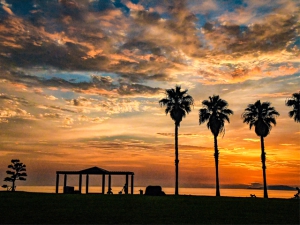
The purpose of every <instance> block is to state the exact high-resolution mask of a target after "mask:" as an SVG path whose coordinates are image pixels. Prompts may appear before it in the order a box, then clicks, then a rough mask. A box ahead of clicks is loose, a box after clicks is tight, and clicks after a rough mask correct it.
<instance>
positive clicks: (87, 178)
mask: <svg viewBox="0 0 300 225" xmlns="http://www.w3.org/2000/svg"><path fill="white" fill-rule="evenodd" d="M85 188H86V190H85V193H86V194H88V193H89V175H88V174H87V175H86V184H85Z"/></svg>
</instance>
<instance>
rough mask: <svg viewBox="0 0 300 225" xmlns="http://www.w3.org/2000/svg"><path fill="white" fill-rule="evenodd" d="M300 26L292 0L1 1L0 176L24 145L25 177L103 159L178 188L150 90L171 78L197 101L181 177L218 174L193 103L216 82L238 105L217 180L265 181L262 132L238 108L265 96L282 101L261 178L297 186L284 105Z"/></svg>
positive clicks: (294, 79)
mask: <svg viewBox="0 0 300 225" xmlns="http://www.w3.org/2000/svg"><path fill="white" fill-rule="evenodd" d="M299 33H300V2H299V1H298V0H294V1H293V0H248V1H247V0H199V1H197V0H194V1H192V0H191V1H188V0H151V1H150V0H76V1H75V0H23V1H20V0H0V128H1V129H0V179H1V180H3V179H4V178H5V176H6V173H5V171H6V170H7V165H8V164H9V163H10V160H11V159H15V158H18V159H20V160H21V161H22V162H24V163H25V164H26V165H27V173H28V179H27V181H26V182H23V183H21V182H20V183H19V185H21V184H22V185H54V184H55V172H56V171H57V170H82V169H86V168H89V167H93V166H98V167H100V168H104V169H107V170H122V171H123V170H124V171H133V172H134V173H135V185H136V186H147V185H151V184H152V185H162V186H166V187H167V186H168V187H173V186H174V185H175V165H174V159H175V157H174V122H173V121H172V120H171V118H170V116H169V115H166V114H165V112H164V108H162V107H160V105H159V103H158V101H159V100H160V99H162V98H164V97H165V93H164V91H165V89H167V88H174V87H175V85H176V84H177V85H181V87H182V88H183V89H188V93H189V94H190V95H191V96H192V97H193V98H194V100H195V104H194V107H193V108H192V112H191V113H190V114H188V115H187V117H186V118H184V119H183V121H182V122H181V124H180V128H179V160H180V163H179V170H180V172H179V186H180V187H203V186H207V185H208V186H210V185H212V186H213V185H214V184H215V165H214V157H213V153H214V152H213V151H214V150H213V136H212V134H211V132H210V131H209V130H208V129H207V127H206V125H201V126H199V115H198V113H199V109H200V108H201V102H202V101H203V100H205V99H208V97H209V96H212V95H213V94H215V95H220V97H221V98H222V99H224V100H226V101H227V102H228V104H229V108H230V109H231V110H233V111H234V115H232V116H230V123H229V124H228V123H226V125H225V129H226V133H225V135H224V137H222V136H219V138H218V141H219V142H218V144H219V151H220V158H219V160H220V161H219V163H220V166H219V176H220V185H221V187H222V185H223V186H224V185H229V184H250V183H252V182H259V183H262V168H261V160H260V154H261V153H260V152H261V149H260V139H259V137H258V136H256V134H255V132H254V129H252V130H250V129H249V125H247V124H244V123H243V122H242V119H241V114H242V113H243V111H244V109H245V108H246V107H247V106H248V104H250V103H254V102H255V101H257V100H259V99H260V100H261V101H262V102H264V101H269V102H271V105H272V106H274V107H275V109H276V110H277V111H278V112H279V113H280V116H279V117H277V125H276V126H275V127H273V129H272V130H271V133H270V135H269V136H267V137H266V138H265V149H266V153H267V161H266V165H267V170H266V171H267V183H268V185H278V184H283V185H290V186H300V178H299V177H300V176H299V174H300V147H299V144H300V141H299V140H300V138H299V136H300V126H299V123H296V122H294V120H293V119H291V118H289V117H288V112H289V111H290V110H291V109H292V108H289V107H287V106H285V101H286V99H287V98H289V97H291V96H292V94H293V93H295V92H299V91H300V88H299V87H300V85H299V84H300V82H299V77H300V76H299V75H300V35H299ZM122 182H123V181H122ZM4 183H5V182H2V183H0V184H1V185H2V184H4ZM17 186H18V184H17Z"/></svg>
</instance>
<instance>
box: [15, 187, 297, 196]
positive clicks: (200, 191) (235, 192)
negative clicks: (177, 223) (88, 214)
mask: <svg viewBox="0 0 300 225" xmlns="http://www.w3.org/2000/svg"><path fill="white" fill-rule="evenodd" d="M75 189H78V187H75ZM106 189H107V188H106ZM145 189H146V188H145V187H134V194H139V193H140V191H139V190H143V191H144V193H145ZM121 190H122V187H112V191H113V193H114V194H118V192H119V191H121ZM17 191H27V192H43V193H55V186H17ZM106 191H107V190H106ZM129 191H130V187H129ZM163 191H164V192H165V193H166V194H174V188H170V187H168V188H164V187H163ZM220 191H221V196H230V197H250V194H255V195H256V197H263V190H258V189H221V190H220ZM101 192H102V188H101V187H93V186H90V187H89V193H101ZM296 192H297V191H296V190H294V191H283V190H268V195H269V198H292V197H293V196H294V194H296ZM59 193H62V186H60V188H59ZM82 193H85V187H84V186H83V187H82ZM179 194H180V195H199V196H215V189H214V188H179Z"/></svg>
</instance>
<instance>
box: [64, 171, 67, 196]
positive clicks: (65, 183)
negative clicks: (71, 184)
mask: <svg viewBox="0 0 300 225" xmlns="http://www.w3.org/2000/svg"><path fill="white" fill-rule="evenodd" d="M66 186H67V174H66V173H65V175H64V193H65V190H66Z"/></svg>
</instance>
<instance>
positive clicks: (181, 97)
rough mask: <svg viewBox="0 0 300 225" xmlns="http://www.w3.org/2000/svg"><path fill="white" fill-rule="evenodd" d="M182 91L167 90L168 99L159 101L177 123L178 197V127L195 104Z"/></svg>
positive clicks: (176, 190)
mask: <svg viewBox="0 0 300 225" xmlns="http://www.w3.org/2000/svg"><path fill="white" fill-rule="evenodd" d="M180 89H181V87H180V86H178V85H176V87H175V89H173V88H172V89H167V90H166V98H163V99H161V100H160V101H159V104H160V105H161V106H166V110H165V112H166V114H168V113H170V116H171V118H172V120H174V121H175V174H176V177H175V178H176V179H175V195H178V163H179V160H178V127H179V126H180V122H181V121H182V118H183V117H185V116H186V114H187V113H189V112H191V106H192V105H193V104H194V100H193V98H192V97H191V96H190V95H188V94H187V92H188V90H184V91H181V90H180Z"/></svg>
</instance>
